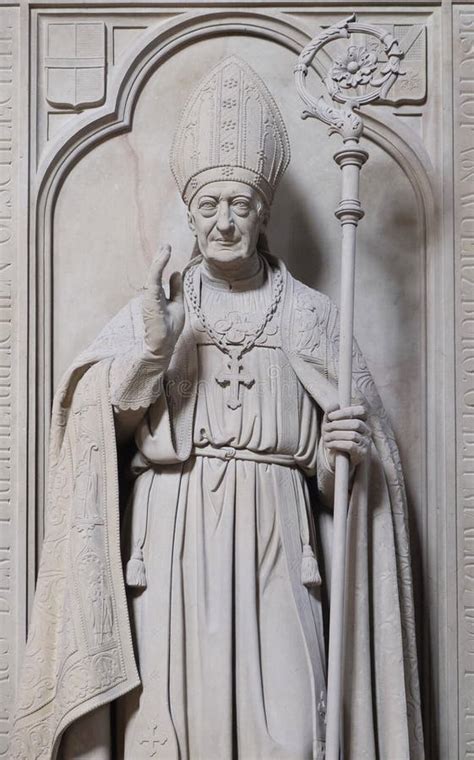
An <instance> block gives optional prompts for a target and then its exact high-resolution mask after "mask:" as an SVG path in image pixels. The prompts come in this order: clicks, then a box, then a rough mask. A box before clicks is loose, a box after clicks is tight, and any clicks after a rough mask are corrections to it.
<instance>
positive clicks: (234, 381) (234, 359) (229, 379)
mask: <svg viewBox="0 0 474 760" xmlns="http://www.w3.org/2000/svg"><path fill="white" fill-rule="evenodd" d="M225 366H226V367H227V370H228V372H226V371H225V370H224V371H223V372H221V374H220V375H218V376H217V377H216V380H217V382H218V383H219V385H223V386H227V391H228V392H227V398H226V405H227V406H228V407H229V409H238V408H239V407H240V406H242V403H241V401H240V398H239V395H240V386H241V385H245V386H246V388H250V386H251V385H252V384H253V383H254V380H255V378H253V377H250V375H249V374H248V373H246V372H244V371H243V364H242V360H241V359H240V358H239V356H238V354H232V355H230V356H228V357H227V359H226V362H225Z"/></svg>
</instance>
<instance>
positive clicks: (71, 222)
mask: <svg viewBox="0 0 474 760" xmlns="http://www.w3.org/2000/svg"><path fill="white" fill-rule="evenodd" d="M308 39H309V35H308V33H307V31H306V30H305V29H304V27H303V25H302V24H300V23H299V22H298V20H297V19H296V18H294V17H291V16H289V15H283V14H275V13H272V14H271V15H270V14H269V13H265V12H253V11H250V10H249V11H241V12H235V11H232V12H228V11H215V12H202V13H201V12H199V13H191V14H182V15H178V16H176V17H175V18H174V19H172V20H170V21H167V22H165V23H164V24H161V25H160V26H159V27H157V28H155V29H151V30H150V31H149V32H147V33H146V34H143V35H142V37H140V40H139V42H138V43H137V47H135V48H134V49H133V50H131V51H130V52H129V54H128V55H127V57H126V58H125V59H124V61H123V63H122V64H121V66H120V68H119V69H118V70H116V71H114V72H113V75H112V77H111V79H110V81H109V82H108V95H107V101H106V103H105V105H104V106H103V107H101V108H98V109H94V111H93V112H91V113H86V114H84V115H81V116H78V117H76V118H75V119H74V120H73V122H71V126H70V127H69V128H67V125H66V129H65V130H64V131H63V132H62V133H60V134H59V136H58V138H57V140H56V141H55V143H54V144H53V145H52V146H51V148H50V149H49V152H48V153H47V154H46V155H45V156H44V158H43V159H42V161H41V163H40V165H39V168H38V173H37V179H36V187H37V188H38V191H37V197H36V207H35V209H36V210H35V213H34V218H33V220H32V231H33V244H34V246H35V249H36V254H35V262H36V270H35V282H36V297H37V309H36V313H37V315H38V317H37V320H38V321H37V324H36V333H35V334H36V340H37V344H36V356H37V358H38V361H37V372H38V374H37V375H36V380H35V382H36V387H38V388H41V391H40V392H39V395H38V397H37V399H36V402H37V410H38V414H37V420H36V422H37V426H38V429H39V439H38V440H39V441H40V446H39V447H38V457H37V464H36V467H37V472H36V482H37V483H38V484H39V485H38V488H39V493H38V494H37V497H38V498H37V504H39V505H40V512H41V505H42V503H43V491H44V470H45V464H46V450H47V447H46V440H47V431H48V423H49V411H50V404H51V397H52V392H53V389H54V387H55V385H56V384H57V382H58V379H59V376H60V374H61V373H62V372H63V371H64V369H65V368H66V366H67V364H68V362H69V361H71V360H72V358H73V357H74V355H75V354H76V353H78V351H80V350H81V349H82V348H84V347H85V346H86V345H87V343H88V342H89V341H90V340H91V339H92V338H93V337H94V336H95V335H96V333H97V332H98V330H99V329H100V328H101V327H102V326H103V325H104V324H105V323H106V322H107V320H108V319H109V318H110V317H111V316H112V315H113V314H114V313H115V312H116V311H117V310H118V309H119V308H120V307H121V306H122V305H123V304H124V303H125V302H126V301H127V300H128V299H129V298H130V297H131V296H133V295H134V294H135V293H136V292H137V291H138V290H139V289H140V287H141V285H142V283H143V280H144V277H145V273H146V270H147V267H148V265H149V263H150V262H151V258H152V256H153V254H154V251H155V248H156V246H157V245H158V243H159V242H168V241H169V242H170V243H171V244H172V246H173V258H174V261H173V267H171V268H170V271H172V269H173V268H181V267H182V266H183V265H184V263H185V262H186V261H187V259H188V257H189V255H190V252H191V247H192V238H191V236H190V233H189V232H188V230H187V228H186V219H185V210H184V208H183V207H182V203H181V201H180V199H179V196H178V193H177V190H176V188H175V186H174V184H173V179H172V177H171V173H170V171H169V167H168V154H169V148H170V144H171V139H172V136H173V133H174V129H175V127H176V125H177V121H178V117H179V113H180V111H181V109H182V107H183V105H184V102H185V100H186V98H187V97H188V95H189V93H190V92H191V90H192V88H193V86H194V85H195V84H196V83H197V82H198V81H199V80H200V78H201V77H202V76H203V75H204V74H205V73H207V71H208V70H209V68H210V67H211V66H212V65H214V63H216V62H217V61H218V60H220V59H221V58H222V57H223V56H225V55H227V54H230V53H237V54H239V55H240V56H241V57H242V58H244V59H245V60H247V61H248V63H249V64H250V65H251V66H253V67H254V68H255V70H256V71H257V72H258V73H259V74H260V76H262V78H263V79H264V81H265V82H266V84H267V86H268V88H269V90H270V91H271V92H272V94H273V95H274V97H275V99H276V101H277V102H278V104H279V106H280V108H281V111H282V114H283V118H284V120H285V122H286V124H287V128H288V132H289V137H290V143H291V148H292V162H291V165H290V169H289V170H288V172H287V174H286V176H285V178H284V180H283V182H282V184H281V186H280V188H279V191H278V194H277V197H276V200H275V204H274V209H273V214H272V219H271V222H270V230H269V237H270V242H271V245H272V248H273V251H274V253H276V254H277V255H279V256H282V257H283V258H284V259H285V260H286V261H287V263H288V265H289V267H290V270H291V271H292V272H293V273H294V274H295V275H296V276H297V277H299V278H300V279H303V280H304V281H305V282H306V283H307V284H309V285H312V286H313V287H316V288H318V289H320V290H322V291H323V292H326V293H327V294H328V295H330V296H332V297H333V298H334V299H335V300H336V301H337V300H338V272H339V264H338V258H339V226H338V223H337V221H336V220H335V218H334V216H333V211H334V208H335V207H336V204H337V201H338V193H339V174H338V170H337V169H336V166H335V164H334V162H333V160H332V154H333V152H334V151H335V150H336V149H337V139H336V138H332V140H331V141H330V140H329V138H328V136H327V133H326V130H325V128H324V127H323V126H322V125H319V124H317V123H316V122H310V123H308V122H303V121H302V120H301V119H300V112H301V104H300V102H299V101H298V97H297V94H296V90H295V87H294V85H293V66H294V62H295V60H296V56H297V54H298V53H299V51H300V50H301V48H302V47H303V46H304V45H305V44H306V43H307V42H308ZM315 65H317V63H316V64H315ZM315 73H317V70H315ZM314 85H315V86H317V77H316V76H315V77H314ZM366 124H367V129H366V135H365V141H366V146H368V148H369V152H370V159H369V162H368V165H367V166H366V167H365V168H364V170H363V180H362V193H363V205H364V207H365V208H366V211H367V217H366V220H365V221H363V222H362V224H361V226H360V237H359V245H360V257H359V262H358V282H357V288H358V295H357V296H356V298H357V316H356V330H357V334H358V338H359V342H360V343H361V346H362V349H363V350H364V352H365V353H366V355H367V359H368V362H369V366H370V367H371V369H372V371H373V373H374V375H375V379H376V382H377V384H378V387H379V390H380V392H381V395H382V398H383V400H384V403H385V405H386V407H387V410H388V412H389V415H390V417H391V419H392V421H393V423H394V427H395V431H396V434H397V438H398V440H399V443H400V445H401V454H402V461H403V466H404V471H405V474H406V478H407V484H408V492H409V500H410V505H411V513H412V517H413V520H412V522H413V528H414V530H413V536H414V543H415V546H416V548H417V549H418V548H419V549H420V552H417V556H420V557H421V558H422V559H421V561H420V562H419V564H418V565H417V567H416V568H415V570H416V575H417V581H418V595H419V600H420V599H421V598H422V579H423V573H424V571H425V570H426V562H427V559H426V558H427V557H428V556H430V554H432V553H433V549H432V548H430V547H429V546H428V541H429V536H430V535H431V534H432V533H433V526H432V525H431V526H430V524H429V520H430V519H433V518H432V516H431V517H430V514H429V512H428V511H427V504H428V503H429V498H430V488H429V485H428V484H429V483H430V482H433V481H432V480H431V479H430V472H431V470H432V468H433V467H436V462H434V463H433V462H430V460H429V457H428V456H427V447H428V440H429V439H430V436H433V435H434V436H436V435H437V430H436V429H434V427H433V425H434V423H433V422H432V421H431V420H433V411H434V409H435V407H436V403H437V398H438V397H439V394H440V393H441V392H442V389H441V386H440V385H439V383H440V382H441V381H440V380H439V378H437V377H435V376H431V375H430V374H429V373H428V372H427V367H430V366H431V363H432V362H431V359H432V356H433V355H434V352H436V350H437V347H436V342H433V341H432V340H430V336H431V335H432V336H435V335H437V334H438V333H437V330H436V325H435V315H434V313H432V312H431V310H430V307H429V304H430V303H436V299H437V297H438V296H439V293H437V289H438V288H439V287H440V277H439V271H440V270H439V266H440V263H439V258H440V257H439V251H438V250H437V248H436V239H437V238H436V226H435V215H434V190H433V181H432V170H431V166H430V163H429V160H428V158H427V157H426V153H425V150H424V148H423V146H422V144H421V141H420V140H419V138H418V137H416V136H415V133H414V132H412V131H411V130H409V129H408V127H406V126H405V125H401V124H400V122H399V120H397V119H396V118H395V117H394V116H393V115H391V113H390V111H389V109H379V110H377V109H376V108H371V109H367V116H366ZM367 144H368V145H367ZM427 292H429V297H427ZM438 302H439V301H438ZM430 405H431V406H430ZM420 410H421V413H420ZM32 517H33V519H36V520H37V521H38V522H37V524H38V525H39V526H40V525H41V523H42V520H41V518H40V513H38V512H37V514H36V516H32ZM38 532H39V533H40V532H41V531H40V530H39V531H38ZM431 594H432V592H431V591H430V594H429V596H431ZM420 617H421V616H420ZM430 625H431V623H430V621H429V620H428V621H427V619H426V616H425V628H424V631H423V632H421V633H420V641H421V642H422V646H423V640H425V641H428V640H430ZM424 651H425V648H424ZM425 668H426V670H425V673H424V676H423V680H424V692H425V707H426V705H427V704H428V702H429V701H430V700H429V698H428V697H429V694H428V693H429V691H430V689H429V681H430V678H429V674H428V670H429V669H430V663H429V659H426V660H425Z"/></svg>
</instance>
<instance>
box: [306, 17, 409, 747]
mask: <svg viewBox="0 0 474 760" xmlns="http://www.w3.org/2000/svg"><path fill="white" fill-rule="evenodd" d="M353 34H366V35H369V37H371V38H375V39H376V40H378V43H376V44H377V47H378V50H377V51H376V52H375V51H374V50H370V49H368V48H367V47H362V46H356V45H350V46H348V47H347V50H346V52H345V54H344V55H340V56H338V57H337V58H336V59H335V61H334V62H333V64H332V66H331V68H330V70H329V72H328V74H327V76H326V77H325V79H324V84H325V85H326V88H327V90H328V92H329V95H330V96H331V98H332V100H333V103H332V104H328V103H327V102H326V101H325V99H324V98H323V97H320V98H315V97H314V96H313V95H311V93H310V92H309V91H308V89H307V88H306V76H307V74H308V67H309V66H310V65H311V63H312V61H313V59H314V57H315V56H316V55H317V53H319V51H320V50H322V48H323V47H325V46H326V45H327V44H328V43H329V42H333V41H335V40H338V39H343V38H346V39H350V37H351V35H353ZM380 54H382V55H384V57H385V58H386V60H383V61H380V60H379V56H380ZM402 56H403V53H402V52H401V50H400V47H399V44H398V42H397V40H396V39H395V38H394V37H393V35H391V34H389V33H388V32H385V31H384V30H383V29H381V28H379V27H375V26H370V25H368V24H363V23H358V22H357V21H356V16H355V14H353V15H352V16H350V17H349V18H347V19H346V20H345V21H340V22H339V23H337V24H334V25H333V26H330V27H329V28H328V29H325V30H324V31H322V32H321V33H320V34H319V35H317V36H316V37H315V38H314V39H313V40H311V42H309V43H308V45H306V47H305V48H304V49H303V51H302V52H301V54H300V56H299V58H298V63H297V66H296V68H295V79H296V87H297V90H298V93H299V95H300V96H301V99H302V100H303V102H304V103H305V105H306V109H305V110H304V111H303V113H302V117H303V118H304V119H306V118H314V119H319V121H322V122H323V123H324V124H327V125H328V126H329V134H330V135H332V134H335V133H336V134H339V135H340V136H341V137H342V140H343V143H344V147H343V148H342V149H341V150H339V151H337V152H336V153H335V154H334V160H335V161H336V163H337V164H338V166H340V167H341V169H342V192H341V201H340V203H339V205H338V207H337V209H336V212H335V213H336V216H337V218H338V219H339V221H340V223H341V227H342V260H341V301H340V304H341V315H340V343H339V384H338V396H339V404H340V407H341V408H343V407H347V406H350V404H351V402H352V342H353V324H354V273H355V256H356V232H357V225H358V223H359V220H360V219H362V217H363V216H364V212H363V210H362V207H361V204H360V200H359V175H360V170H361V168H362V166H363V165H364V164H365V162H366V161H367V159H368V157H369V154H368V153H367V151H365V150H363V149H362V148H360V147H359V140H360V138H361V136H362V132H363V127H364V125H363V121H362V118H361V116H360V115H359V113H357V112H356V111H355V110H354V109H359V108H360V106H362V105H364V104H366V103H374V102H376V101H381V100H384V99H385V97H386V95H387V93H388V91H389V90H390V88H391V87H392V85H393V83H394V82H395V81H396V79H397V77H398V76H399V74H400V60H401V58H402ZM351 90H352V91H354V94H353V95H351V94H350V91H351ZM335 103H338V104H341V105H340V106H337V105H335ZM349 465H350V462H349V457H348V455H347V454H345V453H342V452H341V453H339V452H338V453H337V454H336V474H335V486H334V531H333V552H332V564H331V613H330V622H329V662H328V699H327V729H326V760H339V757H340V754H339V752H340V747H341V744H342V741H341V738H342V737H341V734H342V730H341V726H342V722H341V704H342V674H343V628H344V586H345V564H346V521H347V508H348V502H349ZM365 469H367V468H366V466H365ZM366 475H367V473H366ZM365 482H367V477H366V479H365Z"/></svg>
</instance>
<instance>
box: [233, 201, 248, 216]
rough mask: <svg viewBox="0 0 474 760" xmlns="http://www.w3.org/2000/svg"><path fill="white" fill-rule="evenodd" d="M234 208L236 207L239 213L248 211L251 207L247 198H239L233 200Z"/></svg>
mask: <svg viewBox="0 0 474 760" xmlns="http://www.w3.org/2000/svg"><path fill="white" fill-rule="evenodd" d="M232 208H234V209H235V210H236V211H237V213H240V214H242V213H247V212H248V211H249V209H250V203H249V202H248V200H246V199H245V198H237V199H236V200H234V201H233V202H232Z"/></svg>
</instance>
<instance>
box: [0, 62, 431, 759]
mask: <svg viewBox="0 0 474 760" xmlns="http://www.w3.org/2000/svg"><path fill="white" fill-rule="evenodd" d="M289 160H290V148H289V142H288V136H287V132H286V129H285V125H284V123H283V119H282V116H281V114H280V112H279V109H278V107H277V105H276V103H275V101H274V100H273V98H272V96H271V95H270V93H269V92H268V90H267V88H266V87H265V85H264V83H263V82H262V81H261V79H260V78H259V76H258V75H257V74H256V72H255V71H253V70H252V69H251V68H250V67H249V66H248V65H247V64H246V63H245V62H244V61H243V60H241V59H239V58H237V57H235V56H233V57H230V58H226V59H225V60H223V61H221V62H220V63H219V64H218V65H217V66H215V68H213V69H212V70H211V71H210V73H209V74H208V75H207V76H206V77H205V78H204V80H203V81H202V82H201V83H200V84H199V86H198V87H197V89H196V90H195V91H194V93H193V94H192V95H191V97H190V99H189V100H188V102H187V105H186V107H185V110H184V113H183V115H182V117H181V122H180V124H179V126H178V129H177V132H176V136H175V140H174V146H173V150H172V155H171V168H172V172H173V175H174V177H175V180H176V183H177V185H178V188H179V191H180V194H181V197H182V199H183V201H184V203H185V206H186V209H187V211H186V213H187V222H188V224H189V226H190V228H191V230H192V232H193V234H194V236H195V246H194V250H193V252H192V256H191V257H190V260H189V263H188V265H187V266H186V267H185V269H184V271H183V272H182V273H174V274H173V275H172V276H171V278H170V292H169V296H167V295H165V291H164V287H163V272H164V269H165V267H166V265H167V264H168V261H169V258H170V248H169V246H163V247H162V249H161V250H160V252H159V255H158V257H157V258H156V260H155V261H154V262H153V265H152V267H151V271H150V274H149V278H148V281H147V284H146V287H145V288H144V290H143V292H142V293H141V294H140V295H139V296H138V297H136V298H134V299H133V300H132V301H130V302H129V303H128V304H126V305H125V306H124V308H123V310H122V311H121V312H120V313H119V314H118V315H117V316H116V317H115V318H114V319H112V321H111V322H110V323H109V324H108V325H107V326H106V327H105V329H104V330H103V332H102V333H101V334H100V335H99V336H98V338H97V339H96V340H95V341H94V343H93V344H92V346H90V347H89V348H88V349H87V350H86V351H84V353H83V354H82V355H81V356H79V357H78V358H77V360H76V361H75V362H74V364H73V366H72V367H71V368H70V369H69V370H68V372H67V373H66V375H65V377H64V378H63V380H62V382H61V384H60V387H59V389H58V391H57V394H56V397H55V401H54V407H53V414H52V422H51V451H50V468H51V471H50V477H49V498H48V508H47V514H46V534H45V540H44V545H43V550H42V556H41V566H40V570H39V576H38V585H37V590H36V597H35V603H34V610H33V618H32V623H31V630H30V633H29V638H28V643H27V648H26V653H25V661H24V666H23V679H22V685H21V688H20V693H19V699H18V706H17V719H16V731H15V735H14V740H13V743H12V747H11V754H10V757H11V758H12V760H145V759H148V758H160V760H323V758H324V756H325V710H326V654H327V620H328V612H329V606H330V600H329V598H328V596H329V595H328V583H329V572H330V558H331V514H332V501H333V488H334V458H335V453H336V452H339V451H342V452H345V453H346V454H347V455H348V456H349V457H350V463H351V493H350V506H349V519H348V533H347V546H348V563H347V594H346V609H345V624H344V629H345V633H344V635H345V663H344V726H343V742H344V752H343V757H344V759H345V760H362V759H364V760H421V759H422V758H423V738H422V730H421V718H420V701H419V688H418V675H417V662H416V648H415V626H414V612H413V597H412V583H411V571H410V554H409V542H408V533H407V513H406V498H405V491H404V485H403V476H402V471H401V467H400V460H399V455H398V451H397V447H396V443H395V440H394V437H393V434H392V431H391V428H390V424H389V421H388V419H387V416H386V414H385V413H384V410H383V407H382V403H381V400H380V398H379V396H378V394H377V391H376V389H375V386H374V383H373V381H372V378H371V375H370V373H369V371H368V369H367V366H366V364H365V362H364V359H363V357H362V355H361V353H360V351H359V349H358V347H357V345H356V344H355V345H354V376H353V403H352V405H351V406H349V407H347V408H344V409H340V408H338V406H337V403H336V402H337V368H338V343H339V326H338V325H339V323H338V312H337V309H336V307H335V305H334V304H333V303H332V302H331V301H330V300H329V299H328V298H327V297H326V296H324V295H322V294H321V293H319V292H317V291H315V290H313V289H311V288H309V287H307V286H306V285H304V284H303V283H301V282H299V281H297V280H295V279H294V278H293V277H292V276H291V274H290V273H289V272H288V270H287V269H286V267H285V266H284V264H283V262H282V261H279V260H278V259H276V258H275V257H274V256H272V254H271V252H270V250H269V247H268V243H267V238H266V234H265V230H266V227H267V223H268V221H269V217H270V210H271V205H272V200H273V197H274V193H275V191H276V189H277V187H278V184H279V181H280V180H281V178H282V176H283V173H284V172H285V170H286V168H287V165H288V162H289ZM131 475H133V478H131Z"/></svg>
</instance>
